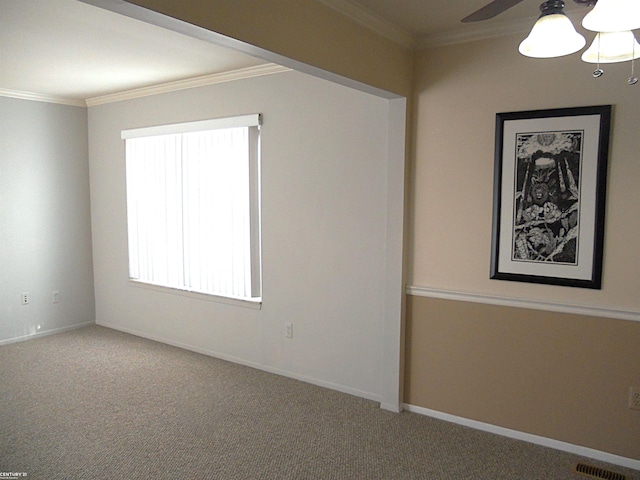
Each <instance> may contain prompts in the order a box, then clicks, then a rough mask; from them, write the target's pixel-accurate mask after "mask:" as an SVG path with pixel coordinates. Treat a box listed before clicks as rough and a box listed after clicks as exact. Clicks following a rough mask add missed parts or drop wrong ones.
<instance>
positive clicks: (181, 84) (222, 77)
mask: <svg viewBox="0 0 640 480" xmlns="http://www.w3.org/2000/svg"><path fill="white" fill-rule="evenodd" d="M289 71H291V69H290V68H287V67H283V66H281V65H276V64H274V63H268V64H264V65H258V66H255V67H247V68H239V69H237V70H232V71H229V72H223V73H214V74H211V75H204V76H201V77H195V78H187V79H185V80H178V81H175V82H168V83H162V84H159V85H153V86H149V87H142V88H136V89H133V90H127V91H124V92H118V93H112V94H108V95H101V96H99V97H93V98H88V99H86V100H78V99H73V98H66V97H60V96H56V95H45V94H40V93H33V92H22V91H19V90H10V89H4V88H0V97H10V98H20V99H22V100H31V101H35V102H46V103H57V104H61V105H71V106H74V107H93V106H96V105H103V104H106V103H113V102H119V101H121V100H129V99H132V98H140V97H148V96H150V95H157V94H159V93H167V92H175V91H178V90H186V89H188V88H195V87H204V86H207V85H213V84H216V83H224V82H232V81H235V80H243V79H246V78H253V77H261V76H263V75H271V74H274V73H283V72H289Z"/></svg>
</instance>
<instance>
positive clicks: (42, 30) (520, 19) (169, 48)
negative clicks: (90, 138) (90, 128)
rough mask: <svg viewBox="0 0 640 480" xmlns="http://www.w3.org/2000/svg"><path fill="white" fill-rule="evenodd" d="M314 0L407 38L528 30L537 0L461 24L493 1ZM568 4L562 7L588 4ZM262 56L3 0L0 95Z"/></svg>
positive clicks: (247, 62)
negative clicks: (492, 15)
mask: <svg viewBox="0 0 640 480" xmlns="http://www.w3.org/2000/svg"><path fill="white" fill-rule="evenodd" d="M318 1H320V2H322V3H324V4H326V5H328V6H330V7H332V8H334V9H336V10H338V11H340V12H342V13H344V14H346V15H348V16H350V17H351V18H353V19H355V20H357V21H359V22H360V23H361V24H364V25H366V26H368V27H370V28H373V29H376V30H378V31H379V32H381V33H382V34H384V35H386V36H388V37H390V38H393V39H394V40H397V41H398V42H401V43H403V44H405V45H408V46H409V45H411V46H421V45H422V46H424V45H428V44H429V43H430V42H436V43H437V42H440V43H442V42H446V41H460V40H468V39H472V38H478V37H480V36H490V35H496V34H500V33H510V32H513V31H514V29H515V30H518V31H519V30H522V29H527V28H528V27H530V25H532V24H533V20H534V19H535V18H536V17H537V15H538V6H539V3H540V2H541V0H524V1H523V2H522V3H520V4H519V5H517V6H515V7H513V8H511V9H510V10H509V11H508V12H505V13H503V14H502V15H500V16H499V17H497V18H495V19H492V20H489V21H485V22H478V23H474V24H462V23H460V19H461V18H463V17H465V16H467V15H469V14H471V13H473V12H474V11H476V10H477V9H479V8H481V7H482V6H484V5H485V4H486V3H488V2H489V0H318ZM566 3H567V8H566V10H567V11H568V12H571V10H576V9H582V10H584V8H583V7H578V6H577V5H575V4H574V3H573V2H571V1H570V0H567V1H566ZM580 13H582V12H580ZM265 63H266V62H265V61H264V60H261V59H258V58H254V57H252V56H249V55H247V54H245V53H241V52H239V51H235V50H232V49H230V48H227V47H222V46H218V45H214V44H212V43H209V42H206V41H204V40H198V39H195V38H192V37H189V36H186V35H183V34H180V33H176V32H173V31H169V30H165V29H163V28H160V27H157V26H154V25H150V24H148V23H144V22H142V21H139V20H135V19H132V18H129V17H126V16H123V15H120V14H117V13H113V12H110V11H107V10H104V9H102V8H99V7H96V6H93V5H88V4H86V3H82V2H80V1H78V0H0V94H8V92H30V93H34V94H39V95H48V96H53V97H60V98H67V99H72V100H76V101H80V100H87V99H92V98H96V97H100V96H104V95H109V94H113V93H116V92H123V91H128V90H132V89H138V88H142V87H147V86H151V85H158V84H163V83H168V82H175V81H178V80H182V79H188V78H194V77H200V76H206V75H212V74H217V73H222V72H229V71H236V70H241V69H247V68H251V67H256V66H259V65H264V64H265Z"/></svg>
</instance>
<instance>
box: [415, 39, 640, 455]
mask: <svg viewBox="0 0 640 480" xmlns="http://www.w3.org/2000/svg"><path fill="white" fill-rule="evenodd" d="M518 41H519V38H517V37H503V38H499V39H494V40H485V41H480V42H474V43H470V44H465V45H455V46H446V47H440V48H434V49H430V50H426V51H424V52H421V53H420V54H419V55H418V56H417V69H416V91H415V95H416V101H417V105H416V110H415V115H416V118H415V122H414V137H413V138H414V142H415V143H414V145H415V147H414V148H415V164H414V175H413V178H412V184H413V188H412V191H413V198H412V202H411V210H410V217H411V220H410V228H411V229H412V235H411V239H410V243H411V248H410V256H411V258H410V261H409V264H410V272H409V278H410V283H411V284H412V285H414V286H419V287H427V289H435V290H445V291H448V292H453V293H454V294H455V293H462V294H465V293H474V294H480V295H484V296H493V297H506V298H515V299H521V300H527V301H530V302H534V303H535V302H547V303H552V304H559V305H567V304H569V305H582V306H591V307H598V308H601V309H605V310H607V309H619V310H624V311H625V312H628V313H629V312H630V313H631V314H632V316H633V313H634V312H635V313H636V315H635V316H636V318H637V317H639V316H640V295H638V292H640V276H639V275H638V273H639V270H638V265H640V249H638V246H637V240H636V239H637V238H638V237H639V235H640V216H639V215H638V207H639V206H640V189H639V188H638V186H637V185H638V180H640V162H639V161H638V157H637V142H638V132H639V131H640V128H639V127H640V121H639V114H638V112H640V95H639V94H640V90H639V89H638V88H637V87H631V86H629V85H627V82H626V80H627V77H628V76H629V70H628V69H629V65H624V66H619V65H616V66H607V67H605V70H606V73H605V76H604V77H603V78H601V79H598V80H596V79H594V78H593V77H592V76H591V72H592V71H593V66H591V65H587V64H584V63H582V62H581V61H580V59H579V57H578V56H570V57H567V58H562V59H551V60H533V59H527V58H524V57H521V56H520V55H519V54H518V53H517V50H516V46H517V44H518ZM599 104H613V105H614V114H613V117H614V118H613V123H612V131H613V134H612V139H611V141H612V143H611V154H610V166H609V181H608V196H607V218H606V229H605V253H604V275H603V287H602V290H595V291H594V290H588V289H578V288H569V287H558V286H546V285H534V284H527V283H520V282H506V281H498V280H490V279H489V261H490V249H491V224H492V191H493V158H494V157H493V154H494V130H495V114H496V113H497V112H509V111H519V110H529V109H544V108H557V107H573V106H585V105H599ZM426 294H427V295H429V294H428V292H427V293H426ZM461 298H463V299H464V298H465V297H464V296H463V297H461ZM407 317H408V320H407V321H408V325H407V368H406V396H405V401H406V402H407V403H409V404H412V405H416V406H420V407H424V408H428V409H433V410H437V411H441V412H445V413H449V414H453V415H457V416H460V417H464V418H469V419H473V420H477V421H481V422H486V423H490V424H494V425H498V426H501V427H506V428H509V429H514V430H518V431H522V432H527V433H532V434H537V435H541V436H545V437H548V438H552V439H556V440H560V441H565V442H569V443H572V444H575V445H581V446H586V447H590V448H594V449H597V450H601V451H605V452H609V453H614V454H618V455H622V456H625V457H629V458H634V459H640V412H637V411H633V410H630V409H629V408H627V401H628V388H629V386H631V385H640V348H638V346H639V345H640V322H634V321H624V320H614V319H604V318H598V317H594V316H578V315H572V314H558V313H552V312H549V311H539V310H526V309H522V308H511V307H499V306H495V305H491V306H490V305H481V304H479V303H470V302H465V301H452V300H436V299H434V298H428V297H417V296H415V297H410V298H409V300H408V314H407Z"/></svg>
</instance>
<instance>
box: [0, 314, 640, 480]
mask: <svg viewBox="0 0 640 480" xmlns="http://www.w3.org/2000/svg"><path fill="white" fill-rule="evenodd" d="M581 461H582V462H586V463H589V464H590V465H597V466H601V467H603V468H609V469H612V470H615V471H617V472H621V473H624V474H626V475H627V478H628V479H634V480H636V479H640V472H635V471H629V470H625V469H623V468H620V467H615V466H610V465H606V464H605V465H603V464H600V463H598V462H594V461H592V460H590V459H584V458H581V457H577V456H574V455H570V454H566V453H562V452H558V451H555V450H551V449H547V448H544V447H540V446H536V445H532V444H528V443H525V442H520V441H516V440H512V439H508V438H503V437H500V436H495V435H491V434H488V433H484V432H480V431H476V430H473V429H469V428H465V427H461V426H458V425H454V424H450V423H447V422H443V421H439V420H435V419H431V418H428V417H424V416H421V415H417V414H413V413H402V414H394V413H390V412H386V411H383V410H381V409H380V408H379V407H378V405H377V404H376V403H375V402H371V401H368V400H363V399H360V398H357V397H353V396H350V395H346V394H342V393H338V392H334V391H331V390H327V389H324V388H320V387H316V386H313V385H309V384H306V383H302V382H299V381H296V380H292V379H288V378H283V377H280V376H277V375H272V374H269V373H265V372H261V371H257V370H254V369H251V368H247V367H243V366H239V365H235V364H232V363H228V362H225V361H221V360H217V359H214V358H210V357H207V356H204V355H199V354H196V353H192V352H188V351H185V350H181V349H179V348H175V347H171V346H168V345H164V344H160V343H157V342H153V341H149V340H145V339H141V338H138V337H135V336H132V335H128V334H124V333H121V332H117V331H114V330H110V329H107V328H103V327H98V326H94V327H87V328H82V329H78V330H73V331H70V332H66V333H62V334H57V335H52V336H48V337H42V338H38V339H34V340H30V341H26V342H21V343H15V344H11V345H5V346H2V347H0V472H18V473H26V474H27V475H28V476H27V477H26V478H27V479H29V480H40V479H42V480H44V479H46V480H53V479H73V480H84V479H100V480H105V479H117V480H125V479H127V480H129V479H176V480H178V479H179V480H182V479H196V480H199V479H224V480H226V479H229V480H234V479H434V480H435V479H451V480H453V479H455V480H459V479H474V480H482V479H487V480H497V479H545V480H548V479H559V480H563V479H567V480H580V479H582V480H584V479H588V478H589V477H586V476H583V475H579V474H576V473H574V472H573V468H574V466H575V464H576V463H577V462H581Z"/></svg>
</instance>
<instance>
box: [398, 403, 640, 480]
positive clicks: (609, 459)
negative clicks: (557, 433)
mask: <svg viewBox="0 0 640 480" xmlns="http://www.w3.org/2000/svg"><path fill="white" fill-rule="evenodd" d="M404 409H405V410H406V411H408V412H413V413H418V414H420V415H425V416H427V417H432V418H437V419H438V420H444V421H446V422H451V423H456V424H458V425H463V426H465V427H470V428H475V429H476V430H482V431H484V432H489V433H493V434H496V435H500V436H503V437H509V438H513V439H516V440H522V441H524V442H529V443H534V444H536V445H541V446H543V447H549V448H553V449H555V450H561V451H563V452H568V453H573V454H575V455H580V456H582V457H587V458H593V459H594V460H599V461H602V462H606V463H610V464H612V465H619V466H621V467H625V468H631V469H633V470H640V460H636V459H633V458H627V457H621V456H619V455H614V454H612V453H607V452H602V451H600V450H595V449H593V448H587V447H582V446H580V445H574V444H571V443H567V442H561V441H559V440H554V439H552V438H547V437H541V436H539V435H533V434H531V433H525V432H520V431H518V430H511V429H509V428H504V427H499V426H497V425H492V424H490V423H484V422H479V421H477V420H471V419H468V418H464V417H458V416H456V415H451V414H449V413H444V412H439V411H437V410H431V409H428V408H423V407H418V406H415V405H410V404H406V403H405V404H404Z"/></svg>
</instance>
